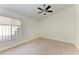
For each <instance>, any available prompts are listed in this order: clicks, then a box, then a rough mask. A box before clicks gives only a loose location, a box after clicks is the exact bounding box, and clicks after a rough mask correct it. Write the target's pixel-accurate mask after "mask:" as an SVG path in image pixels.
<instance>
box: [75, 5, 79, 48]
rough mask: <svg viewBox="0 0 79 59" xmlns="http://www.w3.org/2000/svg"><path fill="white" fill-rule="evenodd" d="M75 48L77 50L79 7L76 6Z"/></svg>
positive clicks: (78, 42)
mask: <svg viewBox="0 0 79 59" xmlns="http://www.w3.org/2000/svg"><path fill="white" fill-rule="evenodd" d="M75 44H76V46H77V47H78V48H79V5H76V43H75Z"/></svg>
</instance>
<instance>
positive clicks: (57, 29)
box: [40, 5, 76, 43]
mask: <svg viewBox="0 0 79 59" xmlns="http://www.w3.org/2000/svg"><path fill="white" fill-rule="evenodd" d="M75 14H76V10H75V5H74V6H72V7H69V8H67V9H65V10H62V11H61V12H59V13H56V14H54V15H52V16H50V17H48V18H46V19H44V20H42V21H41V24H40V37H46V38H49V39H54V40H59V41H65V42H70V43H75V41H76V39H75V19H76V15H75Z"/></svg>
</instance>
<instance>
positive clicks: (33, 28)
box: [0, 8, 39, 49]
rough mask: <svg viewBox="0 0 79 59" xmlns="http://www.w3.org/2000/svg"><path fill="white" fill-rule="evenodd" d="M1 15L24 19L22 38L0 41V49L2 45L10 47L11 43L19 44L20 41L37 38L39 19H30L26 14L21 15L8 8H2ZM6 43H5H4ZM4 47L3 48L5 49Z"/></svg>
mask: <svg viewBox="0 0 79 59" xmlns="http://www.w3.org/2000/svg"><path fill="white" fill-rule="evenodd" d="M0 16H7V17H11V18H15V19H19V20H21V21H22V40H13V41H10V42H8V41H7V42H6V43H5V42H2V43H1V42H0V49H1V47H3V48H4V47H5V48H6V47H9V45H13V44H16V43H17V44H18V43H19V41H20V42H22V41H29V40H31V39H33V38H37V37H38V35H39V33H38V32H39V22H38V20H34V19H30V18H28V17H26V16H23V15H20V14H18V13H14V12H11V11H8V10H4V9H1V8H0ZM4 43H5V44H4ZM3 48H2V49H3Z"/></svg>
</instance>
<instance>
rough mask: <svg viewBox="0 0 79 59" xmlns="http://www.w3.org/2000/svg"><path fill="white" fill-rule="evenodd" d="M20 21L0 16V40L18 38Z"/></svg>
mask: <svg viewBox="0 0 79 59" xmlns="http://www.w3.org/2000/svg"><path fill="white" fill-rule="evenodd" d="M20 37H21V21H20V20H16V19H11V18H8V17H3V16H0V41H3V40H14V39H20Z"/></svg>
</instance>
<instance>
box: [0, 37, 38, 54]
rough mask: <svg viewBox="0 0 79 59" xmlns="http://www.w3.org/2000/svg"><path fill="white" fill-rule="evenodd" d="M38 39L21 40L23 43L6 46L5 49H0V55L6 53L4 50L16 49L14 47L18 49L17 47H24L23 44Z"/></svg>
mask: <svg viewBox="0 0 79 59" xmlns="http://www.w3.org/2000/svg"><path fill="white" fill-rule="evenodd" d="M38 38H39V37H32V38H28V39H29V40H23V41H21V42H18V43H17V44H11V45H9V46H7V47H3V48H0V53H1V52H4V51H6V50H9V49H13V48H16V47H18V46H21V45H24V44H26V43H28V42H30V41H32V40H34V39H38Z"/></svg>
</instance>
